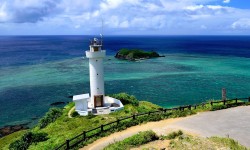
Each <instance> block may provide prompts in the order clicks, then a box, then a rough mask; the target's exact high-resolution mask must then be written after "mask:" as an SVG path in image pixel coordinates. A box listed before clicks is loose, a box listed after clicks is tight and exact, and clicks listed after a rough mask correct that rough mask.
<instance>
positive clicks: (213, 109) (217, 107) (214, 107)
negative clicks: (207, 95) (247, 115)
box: [211, 105, 227, 111]
mask: <svg viewBox="0 0 250 150" xmlns="http://www.w3.org/2000/svg"><path fill="white" fill-rule="evenodd" d="M226 108H227V106H226V105H214V106H212V109H211V110H212V111H216V110H221V109H226Z"/></svg>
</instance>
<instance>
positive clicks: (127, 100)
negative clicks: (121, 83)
mask: <svg viewBox="0 0 250 150" xmlns="http://www.w3.org/2000/svg"><path fill="white" fill-rule="evenodd" d="M111 97H113V98H115V99H119V100H121V102H122V104H123V105H126V104H132V105H134V106H138V105H139V101H138V100H137V99H136V98H135V97H134V96H133V95H128V94H127V93H119V94H113V95H111Z"/></svg>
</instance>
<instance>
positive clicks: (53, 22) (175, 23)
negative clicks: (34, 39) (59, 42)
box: [0, 0, 250, 34]
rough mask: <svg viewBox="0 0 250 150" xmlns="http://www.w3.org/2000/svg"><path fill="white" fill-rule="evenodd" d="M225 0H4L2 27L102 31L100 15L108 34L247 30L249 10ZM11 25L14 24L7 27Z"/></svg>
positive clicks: (0, 17) (1, 1)
mask: <svg viewBox="0 0 250 150" xmlns="http://www.w3.org/2000/svg"><path fill="white" fill-rule="evenodd" d="M224 1H226V2H227V1H228V0H224ZM221 2H222V1H221V0H0V24H6V25H5V26H3V25H2V29H0V34H1V32H2V31H4V30H5V31H4V32H5V33H6V31H13V32H14V31H15V29H16V30H20V28H18V27H17V26H20V27H22V29H23V30H24V31H23V32H24V33H25V30H29V29H33V28H34V34H35V32H37V33H38V32H39V33H40V32H42V31H46V30H48V31H51V30H52V29H53V33H54V32H58V33H62V32H68V33H69V34H82V33H84V34H99V32H100V31H101V25H102V19H103V20H104V31H105V33H104V34H120V33H121V34H124V33H125V34H130V33H133V34H148V33H150V34H153V33H155V34H192V33H194V32H197V33H198V32H199V33H200V34H210V33H214V34H224V33H229V32H231V33H233V32H234V31H235V30H233V29H240V28H241V29H242V28H245V29H246V26H247V23H246V20H243V21H242V19H241V18H250V10H249V9H239V8H234V7H227V6H224V5H223V6H222V5H218V4H219V3H221ZM229 2H230V1H229ZM8 24H9V25H10V24H13V25H11V26H9V27H8ZM15 26H16V27H15ZM30 26H33V28H31V27H30ZM25 27H26V29H25ZM208 27H209V28H208ZM11 28H12V30H11ZM247 29H248V28H247ZM247 33H250V30H249V32H246V34H247ZM64 34H65V33H64Z"/></svg>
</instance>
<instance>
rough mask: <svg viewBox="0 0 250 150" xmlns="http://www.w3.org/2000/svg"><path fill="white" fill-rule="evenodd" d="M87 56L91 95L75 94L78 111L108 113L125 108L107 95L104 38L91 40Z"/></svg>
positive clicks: (85, 113) (74, 99)
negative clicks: (104, 69)
mask: <svg viewBox="0 0 250 150" xmlns="http://www.w3.org/2000/svg"><path fill="white" fill-rule="evenodd" d="M89 48H90V49H89V50H88V51H86V57H87V58H89V77H90V95H89V93H87V94H81V95H74V96H73V101H74V102H75V107H76V111H77V112H78V113H79V114H80V115H81V116H86V115H88V114H89V113H92V114H108V113H110V112H114V111H118V110H121V109H123V108H124V106H123V104H122V103H121V101H120V100H118V99H114V98H112V97H108V96H105V90H104V73H103V72H104V71H103V58H104V57H105V56H106V51H105V50H102V40H101V41H100V40H98V39H97V38H94V39H93V40H92V41H91V42H90V46H89Z"/></svg>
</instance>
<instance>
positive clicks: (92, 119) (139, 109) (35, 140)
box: [0, 93, 237, 150]
mask: <svg viewBox="0 0 250 150" xmlns="http://www.w3.org/2000/svg"><path fill="white" fill-rule="evenodd" d="M112 97H114V98H117V99H120V100H122V102H123V103H124V104H125V107H124V110H121V111H118V112H114V113H111V114H108V115H99V116H94V115H89V116H84V117H83V116H79V115H78V116H76V117H73V118H68V112H69V111H70V109H71V108H72V107H74V103H69V104H68V105H66V106H65V107H64V109H63V110H60V111H58V109H51V110H53V111H51V110H50V111H49V112H48V113H47V114H46V115H45V116H44V117H43V118H42V119H41V120H40V123H39V124H38V125H37V126H36V127H34V128H33V129H30V130H29V132H28V133H26V132H27V131H20V132H17V133H14V134H11V135H8V136H6V137H4V138H1V139H0V145H1V149H8V147H9V145H10V143H13V141H15V140H16V139H19V141H17V142H15V143H14V144H12V146H13V145H14V147H15V146H16V145H22V144H24V145H25V144H26V145H25V146H26V147H28V148H29V149H31V150H40V149H48V150H49V149H53V148H55V147H58V146H59V145H61V144H62V143H64V142H65V140H66V139H70V138H72V137H74V136H76V135H78V134H80V133H82V132H83V131H86V130H90V129H93V128H95V127H98V126H100V125H102V124H106V123H109V122H112V121H116V120H117V118H121V117H125V116H131V115H132V114H135V113H143V112H149V111H155V110H157V109H162V108H161V107H160V106H157V105H155V104H152V103H150V102H146V101H138V100H137V99H136V98H135V97H134V96H130V95H127V94H125V93H120V94H114V95H112ZM232 106H234V105H232ZM235 106H237V105H235ZM224 108H226V107H225V106H224V105H222V103H218V104H214V106H211V105H210V104H209V103H207V104H204V105H199V106H197V108H196V109H194V108H192V110H188V109H185V110H184V111H180V110H172V111H168V112H166V113H160V114H159V113H158V114H154V115H151V116H150V117H148V116H147V115H146V116H143V117H138V118H136V119H135V120H133V121H129V120H128V121H127V122H123V124H121V126H120V127H119V129H118V130H123V129H126V128H127V127H129V126H134V125H137V124H140V123H144V122H149V121H158V120H162V119H167V118H175V117H180V116H187V115H191V114H195V113H197V112H202V111H210V110H218V109H224ZM117 128H118V127H117ZM115 131H116V130H115ZM115 131H112V132H115ZM24 133H26V134H25V135H24ZM107 134H111V132H109V133H107ZM107 134H105V135H102V136H106V135H107ZM40 135H43V137H41V136H40ZM27 137H28V138H27ZM97 138H100V137H95V138H93V139H90V140H89V141H88V143H89V142H91V141H94V140H96V139H97ZM6 139H8V140H6ZM27 139H28V140H27ZM22 140H23V141H22ZM25 140H26V141H25ZM44 140H45V141H44ZM27 142H28V145H27ZM19 149H20V147H19Z"/></svg>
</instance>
